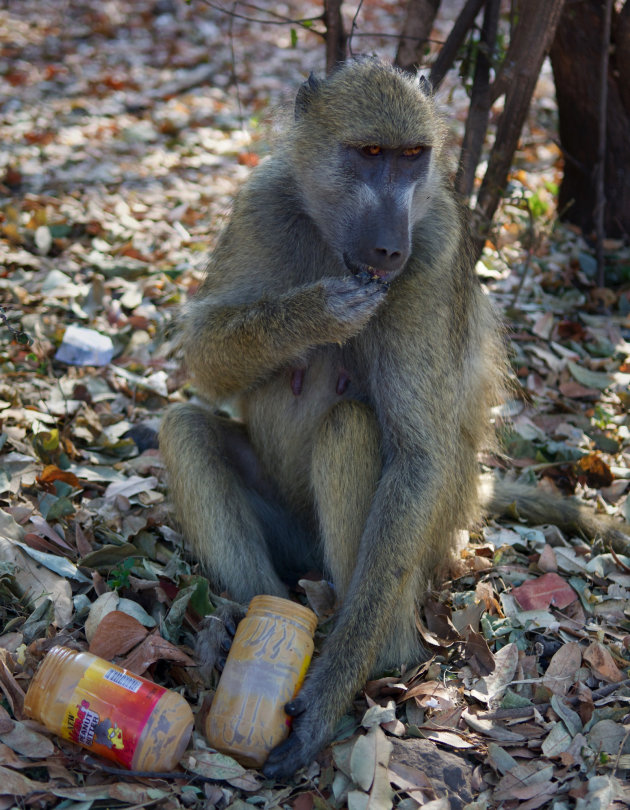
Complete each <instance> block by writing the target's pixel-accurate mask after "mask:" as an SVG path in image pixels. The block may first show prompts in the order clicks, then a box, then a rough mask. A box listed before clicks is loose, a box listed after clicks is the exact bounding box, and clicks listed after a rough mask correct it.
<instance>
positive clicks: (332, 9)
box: [324, 0, 348, 73]
mask: <svg viewBox="0 0 630 810" xmlns="http://www.w3.org/2000/svg"><path fill="white" fill-rule="evenodd" d="M342 2H343V0H324V22H325V24H326V34H325V39H326V72H327V73H330V71H331V70H332V69H333V68H334V67H335V65H338V64H340V63H341V62H345V60H346V48H347V44H348V37H347V35H346V32H345V30H344V27H343V17H342V16H341V5H342Z"/></svg>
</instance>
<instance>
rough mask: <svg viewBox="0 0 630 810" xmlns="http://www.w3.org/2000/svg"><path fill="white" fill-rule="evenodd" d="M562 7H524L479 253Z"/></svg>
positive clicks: (534, 3) (556, 2)
mask: <svg viewBox="0 0 630 810" xmlns="http://www.w3.org/2000/svg"><path fill="white" fill-rule="evenodd" d="M563 6H564V0H528V2H527V3H524V4H523V6H522V7H521V16H520V19H519V22H518V25H517V26H516V30H515V32H514V37H513V40H512V43H511V45H510V48H509V50H508V54H509V53H510V52H511V53H512V58H513V62H514V64H513V65H512V66H511V71H512V75H513V77H514V78H513V80H512V81H511V83H510V85H509V87H508V89H507V92H506V96H505V105H504V108H503V113H502V115H501V118H500V120H499V125H498V127H497V134H496V138H495V141H494V145H493V147H492V151H491V153H490V159H489V161H488V168H487V170H486V174H485V177H484V178H483V182H482V184H481V188H480V190H479V196H478V199H477V207H476V209H475V215H476V219H477V234H476V249H477V253H478V255H481V251H482V250H483V245H484V242H485V238H486V233H487V231H488V228H489V226H490V223H491V222H492V217H493V216H494V213H495V211H496V209H497V206H498V205H499V201H500V199H501V196H502V194H503V190H504V189H505V185H506V183H507V178H508V172H509V170H510V166H511V165H512V160H513V157H514V152H515V151H516V147H517V146H518V140H519V137H520V134H521V130H522V129H523V124H524V123H525V118H526V117H527V111H528V109H529V105H530V102H531V98H532V95H533V92H534V88H535V87H536V82H537V80H538V75H539V73H540V68H541V67H542V63H543V60H544V58H545V55H546V53H547V51H548V50H549V48H550V47H551V43H552V41H553V38H554V35H555V31H556V27H557V25H558V21H559V19H560V14H561V12H562V7H563ZM512 45H514V47H512Z"/></svg>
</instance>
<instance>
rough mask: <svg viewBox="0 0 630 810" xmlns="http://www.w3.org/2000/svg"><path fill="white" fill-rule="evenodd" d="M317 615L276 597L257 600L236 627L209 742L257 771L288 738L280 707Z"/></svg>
mask: <svg viewBox="0 0 630 810" xmlns="http://www.w3.org/2000/svg"><path fill="white" fill-rule="evenodd" d="M316 626H317V616H316V615H315V614H314V613H313V611H312V610H310V609H309V608H307V607H303V606H302V605H299V604H297V603H296V602H291V601H290V600H289V599H281V598H279V597H277V596H255V597H254V598H253V599H252V601H251V602H250V605H249V609H248V611H247V615H246V616H245V618H244V619H243V620H242V621H241V622H240V624H239V625H238V628H237V630H236V635H235V636H234V641H233V643H232V647H231V648H230V652H229V655H228V658H227V661H226V663H225V668H224V669H223V674H222V675H221V680H220V681H219V686H218V688H217V691H216V694H215V696H214V700H213V701H212V706H211V707H210V711H209V713H208V717H207V719H206V736H207V738H208V742H209V743H210V745H212V746H213V747H214V748H217V749H218V750H219V751H223V752H224V753H226V754H230V755H231V756H233V757H234V758H235V759H237V760H238V761H239V762H241V763H242V764H243V765H247V766H250V767H254V768H257V767H259V766H260V765H262V764H263V763H264V761H265V760H266V759H267V756H268V754H269V752H270V751H271V749H272V748H274V747H275V746H276V745H278V743H281V742H282V741H283V740H284V739H285V738H286V737H287V735H288V733H289V730H290V727H291V718H290V717H289V716H288V715H287V714H286V713H285V711H284V706H285V704H286V703H288V701H290V700H291V699H292V698H293V697H294V696H295V695H296V694H297V692H298V691H299V689H300V686H301V685H302V681H303V680H304V676H305V675H306V670H307V669H308V665H309V664H310V661H311V656H312V654H313V633H314V632H315V627H316Z"/></svg>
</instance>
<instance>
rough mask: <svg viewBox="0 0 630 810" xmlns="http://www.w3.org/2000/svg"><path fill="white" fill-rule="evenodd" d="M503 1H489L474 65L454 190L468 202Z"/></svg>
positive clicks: (487, 109)
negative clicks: (473, 76) (473, 75)
mask: <svg viewBox="0 0 630 810" xmlns="http://www.w3.org/2000/svg"><path fill="white" fill-rule="evenodd" d="M499 11H500V0H487V2H486V10H485V14H484V18H483V28H482V29H481V39H480V41H479V53H478V54H477V64H476V66H475V78H474V81H473V86H472V92H471V94H470V107H469V108H468V117H467V118H466V131H465V133H464V141H463V143H462V151H461V156H460V159H459V168H458V170H457V177H456V178H455V188H456V189H457V191H459V193H460V194H461V195H462V197H465V198H466V199H468V197H470V195H471V194H472V190H473V186H474V183H475V170H476V168H477V164H478V163H479V159H480V157H481V151H482V149H483V142H484V140H485V137H486V131H487V129H488V119H489V118H490V107H491V105H492V98H491V95H490V68H491V66H492V60H493V56H494V49H495V45H496V39H497V29H498V25H499Z"/></svg>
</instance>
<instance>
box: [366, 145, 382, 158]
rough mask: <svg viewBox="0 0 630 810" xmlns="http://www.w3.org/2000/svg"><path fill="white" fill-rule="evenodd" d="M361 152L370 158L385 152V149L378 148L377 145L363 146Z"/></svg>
mask: <svg viewBox="0 0 630 810" xmlns="http://www.w3.org/2000/svg"><path fill="white" fill-rule="evenodd" d="M361 152H363V154H364V155H367V156H368V157H376V156H377V155H380V154H381V153H382V152H383V148H382V147H381V146H377V145H376V144H370V145H369V146H362V147H361Z"/></svg>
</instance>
